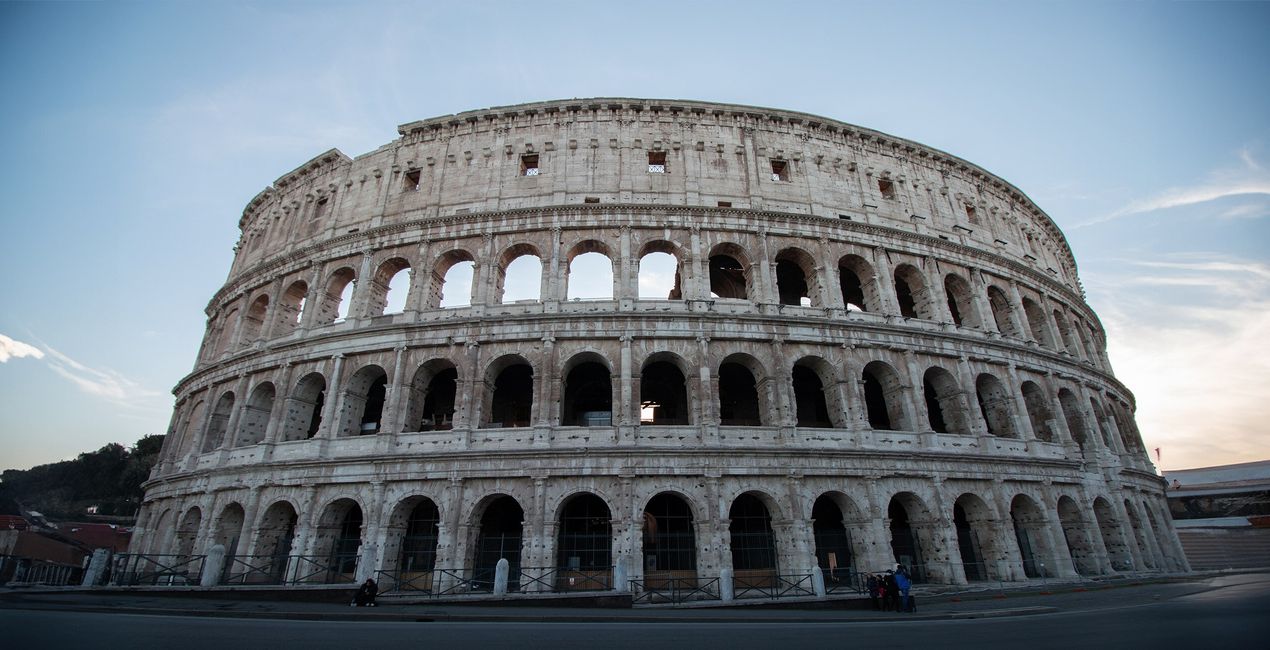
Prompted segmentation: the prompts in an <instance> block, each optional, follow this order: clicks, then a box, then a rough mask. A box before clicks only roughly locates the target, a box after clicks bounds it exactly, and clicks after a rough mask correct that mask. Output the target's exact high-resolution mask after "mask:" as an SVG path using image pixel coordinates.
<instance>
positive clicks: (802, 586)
mask: <svg viewBox="0 0 1270 650" xmlns="http://www.w3.org/2000/svg"><path fill="white" fill-rule="evenodd" d="M732 594H733V597H735V598H737V599H741V598H793V597H796V596H815V595H816V589H815V587H814V586H813V585H812V579H811V574H810V573H808V574H806V575H777V574H746V575H739V576H735V577H734V578H733V579H732Z"/></svg>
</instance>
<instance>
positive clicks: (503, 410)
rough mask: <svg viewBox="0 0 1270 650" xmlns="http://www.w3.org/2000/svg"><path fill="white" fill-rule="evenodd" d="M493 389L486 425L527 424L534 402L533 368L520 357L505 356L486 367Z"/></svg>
mask: <svg viewBox="0 0 1270 650" xmlns="http://www.w3.org/2000/svg"><path fill="white" fill-rule="evenodd" d="M490 372H491V373H497V374H495V375H494V379H493V385H494V391H493V393H492V395H491V397H490V408H489V419H488V420H486V426H488V427H495V428H497V427H527V426H529V418H530V417H531V413H532V409H533V404H534V370H533V368H532V367H530V365H529V363H528V362H526V361H525V360H524V359H521V358H520V357H505V358H503V359H500V360H499V361H497V362H495V363H494V364H492V365H491V366H490Z"/></svg>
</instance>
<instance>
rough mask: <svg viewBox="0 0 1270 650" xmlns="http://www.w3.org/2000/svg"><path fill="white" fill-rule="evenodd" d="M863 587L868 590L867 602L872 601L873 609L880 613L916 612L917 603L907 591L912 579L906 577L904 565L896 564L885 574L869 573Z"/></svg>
mask: <svg viewBox="0 0 1270 650" xmlns="http://www.w3.org/2000/svg"><path fill="white" fill-rule="evenodd" d="M865 586H866V587H867V588H868V590H869V600H871V601H873V609H875V610H878V611H882V612H910V613H911V612H916V611H917V603H916V602H914V600H913V597H912V596H911V595H909V593H908V591H909V589H910V588H912V586H913V579H912V578H911V577H909V575H908V569H905V568H904V565H902V564H897V565H895V568H894V569H887V570H886V573H883V574H877V573H870V574H869V577H868V580H867V581H866V582H865Z"/></svg>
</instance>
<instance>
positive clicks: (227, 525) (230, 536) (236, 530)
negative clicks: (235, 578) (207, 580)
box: [212, 503, 245, 567]
mask: <svg viewBox="0 0 1270 650" xmlns="http://www.w3.org/2000/svg"><path fill="white" fill-rule="evenodd" d="M244 517H245V513H244V512H243V507H242V505H240V504H238V503H231V504H229V505H227V506H225V508H224V509H223V510H221V511H220V519H219V520H218V521H217V524H216V530H215V531H214V532H213V534H212V543H213V544H220V545H221V546H223V547H224V548H225V566H227V567H232V566H233V565H234V557H235V556H236V555H237V553H238V538H239V537H241V536H242V534H243V518H244Z"/></svg>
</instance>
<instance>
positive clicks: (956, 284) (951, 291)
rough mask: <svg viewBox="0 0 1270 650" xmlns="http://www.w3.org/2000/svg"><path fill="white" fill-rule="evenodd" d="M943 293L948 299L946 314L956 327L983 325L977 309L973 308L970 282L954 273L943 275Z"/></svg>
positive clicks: (978, 326) (977, 326)
mask: <svg viewBox="0 0 1270 650" xmlns="http://www.w3.org/2000/svg"><path fill="white" fill-rule="evenodd" d="M944 295H945V296H946V297H947V300H948V314H949V315H950V316H951V317H952V320H953V324H955V325H957V326H958V327H974V328H981V327H983V322H982V319H980V318H979V311H978V309H976V308H975V302H974V292H973V291H972V290H971V289H970V283H969V282H966V279H965V278H963V277H961V276H960V275H957V274H956V273H949V274H948V275H945V276H944Z"/></svg>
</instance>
